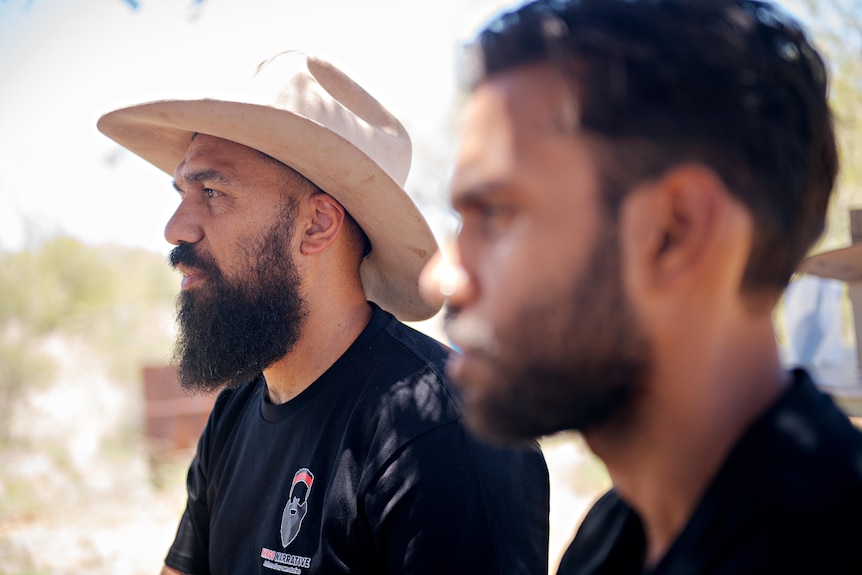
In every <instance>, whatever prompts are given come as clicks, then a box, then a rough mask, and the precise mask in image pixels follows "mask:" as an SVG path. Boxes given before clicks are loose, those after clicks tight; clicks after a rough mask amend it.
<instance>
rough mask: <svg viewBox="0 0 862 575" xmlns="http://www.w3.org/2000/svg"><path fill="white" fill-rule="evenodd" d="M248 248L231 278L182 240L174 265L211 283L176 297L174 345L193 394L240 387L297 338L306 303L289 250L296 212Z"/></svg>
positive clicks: (183, 383) (181, 372)
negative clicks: (243, 261)
mask: <svg viewBox="0 0 862 575" xmlns="http://www.w3.org/2000/svg"><path fill="white" fill-rule="evenodd" d="M285 212H286V213H284V214H282V215H281V217H280V218H279V221H278V222H277V223H276V225H274V226H273V227H272V228H271V229H270V230H269V231H268V232H266V233H265V234H264V235H263V236H262V237H261V238H260V239H259V240H258V241H257V242H254V243H253V245H251V246H249V248H248V249H247V250H246V251H247V252H248V258H247V261H248V267H247V268H246V269H244V270H242V271H241V272H240V273H238V274H237V277H235V278H229V279H228V278H225V276H224V275H223V274H222V273H221V270H220V269H219V268H218V266H217V265H216V263H215V261H214V260H213V259H212V257H211V256H209V255H207V254H203V253H199V251H198V250H197V248H196V246H195V245H194V244H182V245H179V246H177V247H176V248H175V249H174V250H173V251H172V252H171V255H170V262H171V265H173V266H174V267H176V266H177V265H178V264H180V263H183V264H186V265H188V266H190V267H192V268H194V269H196V270H200V271H201V272H202V273H204V274H205V276H206V279H207V281H206V283H205V284H204V285H203V286H201V287H200V288H196V289H192V290H189V291H184V292H181V293H180V295H179V297H178V298H177V324H178V328H179V335H178V337H177V341H176V345H175V348H174V363H175V364H176V366H177V371H178V375H179V381H180V384H181V386H182V387H183V388H184V389H186V390H189V391H192V392H204V393H208V392H212V391H215V390H218V389H219V388H221V387H223V386H227V387H236V386H238V385H240V384H242V383H244V382H246V381H248V380H250V379H252V378H254V377H256V376H257V375H258V374H259V373H260V372H261V371H263V370H264V369H265V368H267V367H269V366H270V365H272V364H273V363H274V362H275V361H277V360H279V359H281V358H282V357H284V355H285V354H286V353H288V352H289V351H290V350H291V349H292V348H293V347H294V346H295V345H296V342H297V341H298V340H299V338H300V335H301V331H302V326H303V322H304V319H305V317H306V314H307V310H306V304H305V301H304V300H303V298H302V296H301V292H300V289H301V281H300V277H299V275H298V273H297V271H296V267H295V265H294V262H293V259H292V257H291V254H290V253H289V248H288V246H289V239H290V237H291V231H292V228H293V220H292V218H291V217H290V215H289V214H288V213H287V211H285Z"/></svg>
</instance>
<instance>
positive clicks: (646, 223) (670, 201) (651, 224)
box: [620, 165, 729, 289]
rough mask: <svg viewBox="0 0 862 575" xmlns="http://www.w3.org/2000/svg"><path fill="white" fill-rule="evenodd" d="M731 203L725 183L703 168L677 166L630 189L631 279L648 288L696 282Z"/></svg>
mask: <svg viewBox="0 0 862 575" xmlns="http://www.w3.org/2000/svg"><path fill="white" fill-rule="evenodd" d="M728 200H729V195H728V191H727V189H726V188H725V186H724V183H723V182H722V180H721V178H719V177H718V176H717V175H716V174H715V173H714V172H713V171H712V170H710V169H708V168H706V167H704V166H700V165H682V166H678V167H675V168H673V169H671V170H669V171H668V172H666V173H665V174H663V175H662V176H661V177H660V178H659V179H657V180H653V181H650V182H649V183H646V184H643V185H641V186H639V187H637V188H635V189H634V190H632V191H631V192H630V193H629V194H628V195H627V196H626V198H625V199H624V200H623V205H622V207H621V213H620V223H621V227H622V230H621V233H622V234H624V235H623V238H622V240H623V242H625V243H626V244H627V245H626V252H627V256H626V257H627V258H632V260H630V261H628V262H626V263H627V264H628V265H627V267H628V269H630V270H635V272H634V277H633V278H631V279H632V280H633V281H636V282H638V283H639V284H640V286H639V287H640V288H646V289H650V288H659V289H661V288H669V287H674V286H675V287H683V285H684V284H686V283H687V282H691V281H695V280H697V279H698V277H699V275H700V274H694V273H692V272H694V271H697V270H700V269H701V267H702V266H703V265H704V264H705V263H706V262H708V261H709V258H707V257H706V256H707V252H709V251H710V249H712V248H714V247H715V246H716V242H715V240H716V239H717V238H716V234H718V233H720V230H721V228H722V225H721V222H720V221H719V220H720V219H721V212H722V210H723V207H724V204H725V203H726V202H727V201H728Z"/></svg>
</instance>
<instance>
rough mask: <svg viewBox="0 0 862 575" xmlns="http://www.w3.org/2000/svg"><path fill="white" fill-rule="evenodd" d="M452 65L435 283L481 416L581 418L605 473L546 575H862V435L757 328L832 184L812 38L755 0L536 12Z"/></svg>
mask: <svg viewBox="0 0 862 575" xmlns="http://www.w3.org/2000/svg"><path fill="white" fill-rule="evenodd" d="M465 73H466V74H467V77H468V80H470V81H471V84H470V88H471V93H470V97H469V101H468V103H467V108H466V111H465V117H464V122H463V126H462V134H461V140H460V150H459V153H458V156H457V164H456V168H455V171H454V174H453V179H452V184H451V199H452V204H453V205H454V207H455V209H456V210H457V211H458V212H459V213H460V215H461V218H462V228H461V230H460V232H459V235H458V239H457V242H456V245H455V247H456V250H455V251H454V253H453V254H452V257H451V260H450V261H449V263H448V265H449V267H448V268H447V267H446V265H445V262H444V265H443V266H442V267H435V266H430V267H428V268H426V273H425V274H424V276H423V281H424V284H423V286H424V289H425V292H426V293H428V294H433V292H434V291H435V290H439V291H440V292H442V293H445V294H446V295H448V305H449V307H450V321H449V323H448V328H447V329H448V333H449V335H450V337H451V339H452V341H453V342H454V343H455V344H456V345H457V346H459V347H460V348H461V349H462V350H463V356H460V357H453V358H452V359H451V361H450V364H449V373H450V375H451V376H452V377H453V379H454V380H455V382H456V383H457V384H458V386H459V387H460V389H461V391H462V394H463V399H464V403H465V408H466V412H467V420H468V422H469V423H470V424H471V426H472V428H474V429H475V430H476V431H477V432H479V433H481V434H483V435H486V436H489V437H493V438H497V439H511V438H524V437H533V436H540V435H543V434H548V433H553V432H556V431H559V430H567V429H574V430H578V431H581V432H583V434H584V436H585V438H586V440H587V442H588V444H589V446H590V448H591V449H592V450H593V451H594V452H595V453H596V454H597V455H598V456H599V457H600V458H601V459H602V460H603V461H604V462H605V464H606V465H607V467H608V470H609V472H610V475H611V478H612V480H613V483H614V486H613V488H612V489H611V491H610V492H608V493H607V494H606V495H604V496H603V497H602V498H601V499H600V500H599V501H598V502H597V503H596V504H595V506H594V507H593V508H592V510H591V511H590V512H589V514H588V515H587V516H586V518H585V519H584V521H583V523H582V525H581V527H580V528H579V531H578V533H577V535H576V537H575V539H574V541H573V542H572V544H571V546H570V547H569V549H568V551H567V552H566V554H565V556H564V558H563V560H562V563H561V565H560V567H559V572H560V573H564V574H615V575H625V574H629V573H630V574H637V573H645V572H646V573H652V574H659V573H661V574H671V573H673V574H692V573H722V574H731V573H732V574H741V573H752V574H754V573H757V574H764V573H781V574H783V575H787V574H789V573H859V572H862V545H860V544H859V542H860V541H862V436H860V434H859V432H858V431H857V430H856V429H855V428H854V427H853V426H852V425H851V423H850V422H849V421H848V419H847V418H846V417H845V416H844V415H843V414H842V413H841V412H840V411H839V410H838V409H837V408H836V406H835V405H834V404H833V403H832V401H831V400H830V399H829V398H828V397H827V396H825V395H823V394H822V393H820V392H818V391H817V390H816V389H815V387H814V385H813V384H812V382H811V380H810V379H809V377H808V375H807V374H806V373H805V372H804V371H801V370H794V371H791V372H787V371H785V370H783V369H782V365H781V364H780V361H779V353H778V349H777V346H776V340H775V334H774V332H773V324H772V315H771V313H772V309H773V307H774V306H775V304H776V302H777V301H778V299H779V297H780V296H781V293H782V290H783V288H784V286H785V285H786V283H787V282H788V280H789V278H790V277H791V275H792V274H793V272H794V269H795V267H796V266H797V264H798V262H799V261H800V259H801V258H802V257H803V256H804V255H805V253H806V251H807V250H808V249H809V248H810V247H811V245H812V244H813V242H814V241H815V240H816V239H817V237H818V236H819V235H820V233H821V232H822V230H823V226H824V214H825V211H826V207H827V203H828V201H829V196H830V193H831V190H832V187H833V184H834V179H835V175H836V171H837V154H836V147H835V140H834V136H833V129H832V120H831V117H830V112H829V108H828V105H827V82H826V71H825V69H824V63H823V61H822V60H821V57H820V56H819V55H818V54H817V52H816V51H815V50H814V48H812V46H811V45H810V43H809V42H808V40H807V39H806V36H805V34H804V33H803V32H802V31H801V30H800V28H799V27H798V26H797V24H795V23H794V22H793V21H791V20H789V19H788V18H787V17H786V16H785V15H783V14H782V13H781V12H779V10H777V9H776V8H774V7H773V6H771V5H769V4H766V3H761V2H756V1H748V0H581V1H577V0H571V1H566V0H560V1H558V0H539V1H537V2H532V3H529V4H526V5H524V6H521V7H519V8H517V9H514V10H512V11H510V12H507V13H504V14H502V15H500V16H499V17H497V18H496V19H495V20H493V21H492V22H491V23H489V24H488V25H487V27H486V28H484V29H483V30H482V31H481V32H480V34H479V35H478V37H477V39H476V41H475V42H474V43H473V44H472V46H470V47H469V48H468V52H467V60H466V66H465ZM438 295H439V294H438ZM573 519H574V518H573Z"/></svg>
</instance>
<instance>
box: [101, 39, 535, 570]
mask: <svg viewBox="0 0 862 575" xmlns="http://www.w3.org/2000/svg"><path fill="white" fill-rule="evenodd" d="M99 129H100V130H102V131H103V132H104V133H105V134H107V135H108V136H110V137H111V138H113V139H114V140H116V141H117V142H119V143H120V144H122V145H123V146H125V147H127V148H129V149H130V150H131V151H133V152H135V153H136V154H138V155H140V156H141V157H143V158H144V159H145V160H147V161H149V162H151V163H153V164H155V165H156V166H157V167H158V168H160V169H162V170H163V171H165V172H168V173H172V174H173V175H174V178H175V179H174V186H175V187H176V189H177V191H178V192H179V195H180V204H179V207H178V208H177V211H176V213H175V214H174V216H173V217H172V218H171V220H170V221H169V222H168V225H167V228H166V230H165V236H166V237H167V239H168V241H170V242H171V243H173V244H176V246H177V247H176V248H175V249H174V250H173V252H172V253H171V263H172V264H173V265H174V267H176V268H177V269H178V270H179V271H181V272H182V274H183V280H182V293H181V296H180V298H179V321H178V324H179V328H180V335H179V340H178V344H177V363H178V371H179V376H180V380H181V383H182V384H183V385H184V386H185V387H187V388H190V389H193V390H199V389H204V390H215V389H219V388H222V387H226V388H227V389H225V390H224V391H222V393H221V394H220V395H219V397H218V400H217V401H216V404H215V406H214V408H213V411H212V414H211V415H210V419H209V422H208V423H207V426H206V429H205V430H204V432H203V435H202V437H201V439H200V442H199V444H198V449H197V454H196V456H195V458H194V460H193V461H192V463H191V467H190V469H189V473H188V504H187V507H186V511H185V514H184V515H183V518H182V520H181V522H180V526H179V530H178V532H177V536H176V539H175V541H174V543H173V545H172V546H171V549H170V551H169V553H168V555H167V558H166V560H165V564H166V566H165V568H164V571H163V573H176V572H184V573H196V574H201V573H224V574H232V575H237V574H248V573H293V574H297V575H307V574H323V575H333V574H337V573H344V574H347V573H352V574H356V573H374V574H378V573H392V574H429V575H430V574H435V575H436V574H439V573H463V574H465V575H466V574H470V575H473V574H476V573H487V574H495V575H503V574H509V573H520V574H525V575H527V574H534V573H545V572H546V570H547V553H548V472H547V468H546V467H545V464H544V460H543V459H542V455H541V453H540V452H539V451H538V447H537V446H536V445H535V444H534V445H533V446H532V449H529V450H528V449H524V450H523V451H520V450H519V451H509V450H503V449H497V448H492V447H489V446H487V445H483V444H481V443H478V442H476V441H474V440H473V439H471V438H470V436H469V435H468V434H467V433H466V432H465V430H464V428H463V426H462V423H461V411H460V409H461V408H460V405H459V404H458V402H457V400H456V398H455V396H454V394H453V393H452V390H451V389H450V388H449V386H448V383H447V382H446V381H445V379H444V376H443V367H444V364H445V360H446V356H447V351H446V349H444V348H443V346H441V345H440V344H439V343H437V342H435V341H434V340H432V339H431V338H429V337H426V336H424V335H422V334H420V333H418V332H416V331H414V330H412V329H410V328H409V327H407V326H405V325H404V324H402V323H400V322H399V321H398V320H397V319H395V317H398V318H401V319H404V320H418V319H423V318H426V317H429V316H431V315H432V314H434V312H435V311H436V309H437V308H436V307H435V306H433V305H429V304H428V303H426V302H423V301H422V299H421V298H420V296H419V291H418V276H419V271H420V270H421V269H422V266H423V265H424V264H425V262H426V261H427V259H428V257H429V256H430V255H431V254H432V253H433V252H434V250H435V249H436V243H435V241H434V238H433V235H432V234H431V231H430V229H429V228H428V225H427V224H426V222H425V220H424V219H423V217H422V215H421V214H420V213H419V211H418V209H417V208H416V206H415V205H414V204H413V203H412V201H411V200H410V198H409V197H408V196H407V194H406V193H405V192H404V190H403V189H402V186H403V184H404V181H405V179H406V177H407V172H408V170H409V167H410V156H411V153H410V140H409V138H408V136H407V133H406V132H405V130H404V128H403V126H402V125H401V123H400V122H399V121H398V120H397V119H395V118H394V117H393V116H392V115H391V114H390V113H389V112H388V111H387V110H386V109H385V108H384V107H383V106H381V105H380V103H378V102H377V101H376V100H375V99H374V98H372V97H371V96H370V95H369V94H368V93H367V92H365V91H364V90H363V89H362V88H361V87H359V86H358V85H357V84H355V83H354V82H353V81H352V80H351V79H350V78H348V77H347V76H346V75H344V74H343V73H342V72H341V71H339V70H338V69H336V68H335V67H334V66H332V65H331V64H329V63H327V62H325V61H323V60H320V59H318V58H314V57H309V56H307V55H305V54H302V53H298V52H285V53H282V54H279V55H277V56H275V57H273V58H272V59H270V60H268V61H267V62H265V63H264V64H262V65H261V66H260V67H259V68H258V71H257V73H256V75H255V77H254V79H253V81H252V82H251V85H250V87H249V91H248V92H246V93H242V94H237V96H236V98H235V99H233V100H214V99H205V100H191V101H186V100H165V101H160V102H151V103H148V104H141V105H138V106H132V107H129V108H124V109H121V110H117V111H114V112H111V113H109V114H106V115H105V116H103V117H102V118H101V119H100V121H99ZM393 315H394V316H395V317H393Z"/></svg>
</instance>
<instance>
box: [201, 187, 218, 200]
mask: <svg viewBox="0 0 862 575" xmlns="http://www.w3.org/2000/svg"><path fill="white" fill-rule="evenodd" d="M204 194H206V196H207V197H208V198H217V197H219V196H220V195H221V192H219V191H216V190H214V189H212V188H204Z"/></svg>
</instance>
